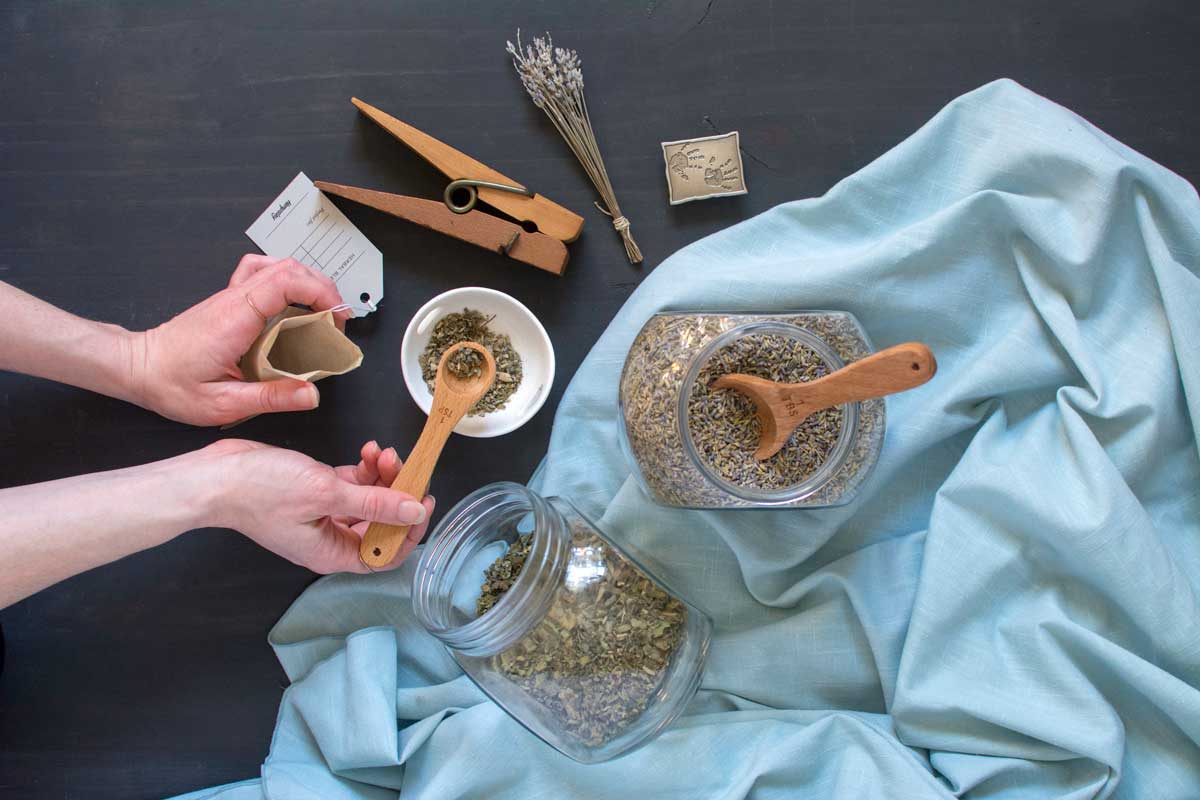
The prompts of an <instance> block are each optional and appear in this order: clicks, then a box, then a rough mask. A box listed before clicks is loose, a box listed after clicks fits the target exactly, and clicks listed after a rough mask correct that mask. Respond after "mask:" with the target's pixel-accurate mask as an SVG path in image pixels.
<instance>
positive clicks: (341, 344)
mask: <svg viewBox="0 0 1200 800" xmlns="http://www.w3.org/2000/svg"><path fill="white" fill-rule="evenodd" d="M362 360H363V354H362V350H359V349H358V345H356V344H355V343H354V342H352V341H350V340H349V339H347V338H346V334H344V333H342V332H341V331H339V330H338V329H337V326H336V325H335V324H334V322H333V312H331V311H315V312H313V311H305V310H304V309H302V308H296V307H295V306H289V307H288V308H286V309H284V311H283V313H281V314H278V315H276V316H275V317H272V318H271V319H270V320H269V321H268V322H267V327H266V329H264V330H263V332H262V335H260V336H259V337H258V338H257V339H256V340H255V341H254V344H252V345H251V346H250V349H249V350H248V351H247V352H246V355H244V356H242V360H241V362H240V363H239V364H238V366H239V367H240V368H241V370H242V375H243V376H244V377H245V378H246V380H248V381H269V380H274V379H276V378H298V379H299V380H302V381H319V380H320V379H321V378H326V377H328V376H330V375H344V374H345V373H347V372H349V371H351V370H353V369H357V368H358V366H359V365H360V364H362Z"/></svg>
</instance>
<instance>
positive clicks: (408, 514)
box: [400, 500, 425, 525]
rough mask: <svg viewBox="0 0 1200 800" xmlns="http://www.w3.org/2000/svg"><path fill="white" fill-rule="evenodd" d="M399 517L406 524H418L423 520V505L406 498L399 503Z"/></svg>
mask: <svg viewBox="0 0 1200 800" xmlns="http://www.w3.org/2000/svg"><path fill="white" fill-rule="evenodd" d="M400 518H401V519H402V520H404V523H405V524H406V525H419V524H421V523H422V522H424V521H425V506H423V505H421V504H420V503H417V502H414V501H412V500H406V501H405V502H403V503H401V504H400Z"/></svg>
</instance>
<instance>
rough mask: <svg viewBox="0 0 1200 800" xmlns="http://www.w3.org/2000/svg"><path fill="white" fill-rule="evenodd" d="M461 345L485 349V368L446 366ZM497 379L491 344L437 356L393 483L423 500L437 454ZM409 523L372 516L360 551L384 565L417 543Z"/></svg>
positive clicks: (376, 565) (372, 564)
mask: <svg viewBox="0 0 1200 800" xmlns="http://www.w3.org/2000/svg"><path fill="white" fill-rule="evenodd" d="M461 347H470V348H471V349H472V350H477V351H478V352H479V353H481V354H482V355H483V368H482V371H481V372H480V374H479V375H477V376H476V377H474V378H459V377H458V376H456V375H455V374H454V373H452V372H451V371H450V370H449V369H447V368H446V361H447V360H448V359H449V358H450V356H451V355H453V354H454V353H456V352H458V350H459V348H461ZM495 379H496V360H495V359H494V358H492V354H491V353H489V352H488V350H487V348H486V347H484V346H483V345H481V344H476V343H475V342H461V343H459V344H456V345H453V346H452V347H450V348H448V349H447V350H446V352H445V353H443V354H442V359H441V361H439V362H438V370H437V380H436V382H435V383H434V387H433V405H432V406H431V407H430V409H429V419H427V420H426V421H425V428H424V429H423V430H422V431H421V436H420V438H418V439H417V443H416V445H414V446H413V449H412V452H411V453H409V454H408V459H407V460H405V462H404V466H402V467H401V468H400V474H399V475H397V476H396V480H395V481H393V482H392V488H393V489H396V490H398V491H401V492H406V493H408V494H410V495H412V496H413V497H415V498H417V499H418V500H420V499H421V498H422V497H424V496H425V492H426V491H427V490H428V489H429V479H430V478H431V477H433V468H434V467H435V466H437V461H438V456H440V455H441V454H442V448H443V447H444V446H445V444H446V440H447V439H449V438H450V433H451V431H453V430H454V426H455V425H457V424H458V421H459V420H460V419H462V418H463V416H464V415H465V414H466V413H467V412H468V411H470V410H471V407H472V406H474V405H475V404H476V403H478V402H479V398H481V397H483V396H484V395H485V394H486V393H487V390H488V389H490V388H492V382H493V381H494V380H495ZM409 528H410V526H408V525H384V524H382V523H379V522H372V523H371V524H370V525H369V526H368V527H367V532H366V534H364V535H363V540H362V544H361V545H360V546H359V548H358V557H359V558H360V559H361V560H362V562H363V563H364V564H366V565H367V568H368V569H372V570H375V569H382V568H383V567H386V566H387V565H388V564H390V563H392V560H393V559H394V558H395V557H396V555H397V553H399V552H400V550H401V548H405V552H404V555H408V551H410V550H412V548H414V547H416V546H417V542H416V541H411V542H410V541H408V531H409Z"/></svg>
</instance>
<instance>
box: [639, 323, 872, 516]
mask: <svg viewBox="0 0 1200 800" xmlns="http://www.w3.org/2000/svg"><path fill="white" fill-rule="evenodd" d="M872 352H874V349H873V348H872V346H871V342H870V340H869V339H868V338H867V335H866V333H865V332H864V331H863V329H862V326H861V325H859V323H858V320H856V319H855V318H854V316H853V315H851V314H848V313H846V312H842V311H810V312H797V313H790V314H789V313H785V314H749V313H739V314H725V313H707V312H664V313H659V314H655V315H654V316H653V317H651V318H650V320H649V321H648V322H647V323H646V324H645V326H643V328H642V330H641V332H640V333H638V335H637V337H636V339H635V340H634V343H633V346H632V347H631V348H630V350H629V355H628V356H627V358H626V360H625V367H624V370H623V371H622V374H621V385H620V392H619V402H620V409H621V417H622V421H623V423H624V425H623V431H624V437H623V445H624V447H625V449H626V452H627V454H628V455H629V456H630V461H631V463H632V464H633V465H634V472H635V473H636V475H637V476H638V478H639V479H640V481H641V483H642V485H643V486H644V487H645V488H646V490H647V491H648V492H649V493H650V495H651V496H652V497H653V498H654V499H655V500H656V501H657V502H659V503H662V504H664V505H669V506H680V507H684V508H774V507H812V506H829V505H841V504H844V503H847V502H849V501H850V500H851V499H853V497H854V496H855V494H856V493H857V491H858V489H859V487H860V486H861V485H862V483H863V481H864V480H865V479H866V477H867V475H868V474H869V473H870V471H871V469H872V468H873V467H874V465H875V462H876V461H877V460H878V458H879V451H880V449H881V448H882V446H883V434H884V427H885V411H884V401H883V400H882V399H876V400H867V401H865V402H861V403H850V404H847V405H844V406H839V407H837V408H831V409H826V410H824V411H818V412H815V413H814V414H812V415H810V416H809V417H808V418H807V419H806V420H805V421H804V422H803V423H802V424H801V425H800V426H799V427H798V428H797V429H796V431H795V433H793V434H792V436H791V437H790V438H789V439H788V442H787V444H785V445H784V447H783V449H782V450H780V451H779V453H777V454H776V455H774V456H772V457H770V458H768V459H766V460H764V461H761V462H760V461H757V460H756V459H755V458H754V456H753V453H754V450H755V448H756V445H757V442H758V437H759V433H760V431H761V426H760V423H759V420H758V417H757V415H756V413H755V408H754V404H753V403H752V402H751V401H750V400H749V399H748V398H746V397H744V396H743V395H741V394H739V393H738V392H736V391H733V390H731V389H719V390H718V389H713V388H711V386H710V384H711V383H712V382H713V381H714V380H715V379H716V378H717V377H719V376H720V375H723V374H725V373H731V372H740V373H746V374H750V375H755V376H757V377H761V378H768V379H771V380H775V381H782V382H786V383H797V382H800V381H805V380H814V379H816V378H820V377H822V376H824V375H827V374H829V373H830V372H833V371H835V370H837V369H840V368H841V367H842V366H843V365H845V364H847V363H849V362H851V361H856V360H858V359H860V358H862V357H864V356H867V355H869V354H871V353H872Z"/></svg>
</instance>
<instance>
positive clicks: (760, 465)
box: [688, 334, 842, 490]
mask: <svg viewBox="0 0 1200 800" xmlns="http://www.w3.org/2000/svg"><path fill="white" fill-rule="evenodd" d="M831 371H832V370H830V368H829V365H828V364H826V363H825V362H824V361H823V360H822V359H821V357H820V356H819V355H817V353H816V352H815V351H814V350H812V349H811V348H809V347H807V346H805V345H804V344H802V343H801V342H798V341H796V340H795V339H792V338H791V337H788V336H781V335H778V334H754V335H751V336H746V337H743V338H741V339H738V340H737V341H735V342H732V343H730V344H728V345H726V346H725V347H722V348H721V349H720V350H718V351H717V352H715V353H713V354H712V356H711V357H710V358H709V360H708V362H707V363H706V364H705V365H704V366H703V367H702V368H701V369H700V374H699V376H698V377H697V379H696V384H695V385H694V386H693V387H692V394H691V396H690V397H689V398H688V429H689V431H690V432H691V435H692V443H693V444H694V445H695V446H696V449H697V451H698V452H699V453H700V457H701V458H703V459H704V461H705V463H707V464H708V465H709V466H710V467H711V468H712V469H713V471H714V472H716V474H718V475H720V476H721V477H722V478H723V479H724V480H726V481H729V482H730V483H732V484H735V485H738V486H745V487H750V488H754V489H767V490H775V489H786V488H788V487H789V486H795V485H796V484H798V483H801V482H802V481H804V480H805V479H806V478H808V477H809V476H810V475H812V474H813V473H814V472H816V471H817V470H818V469H820V468H821V465H823V464H824V463H825V461H826V460H827V459H828V458H829V454H830V453H832V452H833V448H834V446H835V445H837V441H838V437H839V436H840V435H841V431H842V409H841V408H840V407H838V408H827V409H824V410H822V411H817V412H815V413H813V414H811V415H809V417H808V418H807V419H805V420H804V422H802V423H800V425H798V426H797V427H796V430H795V432H793V433H792V435H791V436H790V437H789V438H788V440H787V442H786V443H785V444H784V446H783V448H782V449H781V450H780V451H779V452H778V453H776V454H775V455H773V456H771V457H770V458H768V459H766V460H765V461H758V460H756V459H755V458H754V451H755V449H757V447H758V439H759V436H760V434H761V433H762V424H761V423H760V422H759V419H758V414H757V413H756V408H755V406H754V403H753V401H751V400H750V398H748V397H746V396H745V395H744V394H742V393H741V392H738V391H735V390H733V389H713V388H712V387H711V386H710V384H711V383H712V382H713V381H715V380H716V379H717V378H719V377H721V376H722V375H726V374H729V373H734V372H737V373H742V374H745V375H753V376H754V377H756V378H766V379H767V380H772V381H777V382H780V383H800V382H803V381H811V380H816V379H817V378H823V377H824V376H826V375H828V374H829V373H830V372H831Z"/></svg>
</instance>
